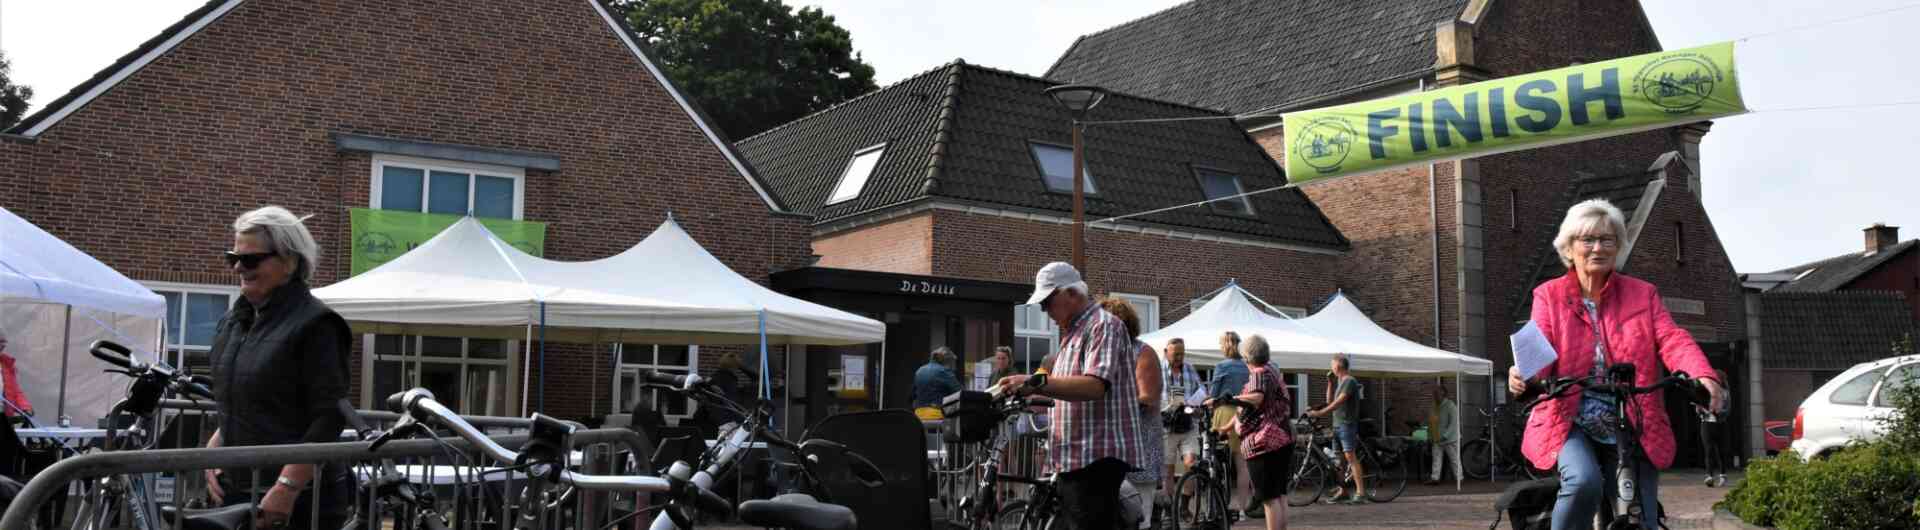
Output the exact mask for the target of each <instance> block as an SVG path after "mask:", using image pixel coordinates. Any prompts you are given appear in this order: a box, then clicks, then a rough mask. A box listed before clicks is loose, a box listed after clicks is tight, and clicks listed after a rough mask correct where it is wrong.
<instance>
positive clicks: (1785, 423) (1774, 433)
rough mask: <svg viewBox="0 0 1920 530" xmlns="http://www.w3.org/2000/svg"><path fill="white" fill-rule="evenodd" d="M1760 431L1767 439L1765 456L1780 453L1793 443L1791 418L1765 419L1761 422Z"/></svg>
mask: <svg viewBox="0 0 1920 530" xmlns="http://www.w3.org/2000/svg"><path fill="white" fill-rule="evenodd" d="M1761 431H1762V432H1763V433H1765V434H1764V436H1765V437H1766V439H1767V456H1773V455H1777V454H1780V452H1781V451H1785V450H1787V446H1788V445H1789V444H1792V443H1793V421H1792V420H1767V422H1766V423H1764V424H1762V426H1761Z"/></svg>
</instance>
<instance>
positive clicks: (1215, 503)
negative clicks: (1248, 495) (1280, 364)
mask: <svg viewBox="0 0 1920 530" xmlns="http://www.w3.org/2000/svg"><path fill="white" fill-rule="evenodd" d="M1220 405H1237V406H1240V407H1241V410H1253V407H1249V406H1246V404H1245V403H1241V402H1239V401H1238V400H1234V399H1223V400H1220V402H1219V404H1217V405H1215V406H1220ZM1181 412H1183V413H1185V414H1188V415H1193V414H1196V413H1197V412H1198V411H1197V410H1196V409H1195V408H1194V407H1182V409H1181ZM1211 416H1212V415H1211V414H1208V415H1205V416H1199V417H1211ZM1195 421H1196V422H1199V420H1198V419H1196V420H1195ZM1199 423H1201V424H1200V425H1196V426H1195V429H1198V430H1200V432H1201V436H1200V454H1199V455H1198V456H1199V458H1198V459H1197V461H1195V462H1194V465H1193V467H1192V468H1190V469H1188V470H1187V472H1186V473H1182V474H1181V475H1180V479H1179V480H1177V481H1175V482H1174V485H1173V491H1170V492H1167V494H1168V495H1171V496H1172V497H1173V499H1174V501H1173V503H1172V504H1173V516H1172V517H1169V518H1168V520H1169V521H1173V528H1174V530H1179V529H1181V528H1196V529H1208V530H1225V529H1226V528H1228V527H1230V526H1233V522H1234V520H1235V519H1236V516H1235V514H1234V512H1233V508H1232V507H1231V506H1229V505H1228V502H1229V501H1228V499H1229V498H1231V496H1232V494H1233V492H1232V490H1231V489H1229V486H1228V485H1229V484H1232V483H1233V480H1234V476H1233V473H1234V466H1233V461H1232V460H1231V459H1232V458H1233V455H1231V454H1229V453H1231V452H1232V451H1231V450H1230V449H1229V448H1228V446H1227V441H1226V440H1225V439H1224V437H1223V435H1221V434H1220V433H1219V432H1216V431H1214V430H1213V429H1208V428H1204V426H1205V425H1204V422H1199ZM1189 490H1191V491H1192V493H1191V494H1189V493H1187V492H1188V491H1189ZM1189 508H1191V510H1189Z"/></svg>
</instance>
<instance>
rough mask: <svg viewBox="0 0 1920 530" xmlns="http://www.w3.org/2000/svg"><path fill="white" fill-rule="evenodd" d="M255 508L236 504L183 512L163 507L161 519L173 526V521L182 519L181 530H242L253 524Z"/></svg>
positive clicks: (171, 507) (170, 507)
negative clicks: (250, 523)
mask: <svg viewBox="0 0 1920 530" xmlns="http://www.w3.org/2000/svg"><path fill="white" fill-rule="evenodd" d="M252 515H253V506H252V505H248V504H235V505H233V506H225V507H220V508H211V509H206V510H182V509H179V508H177V507H174V506H161V507H160V518H161V519H164V520H166V521H167V524H168V525H169V526H172V524H173V520H174V519H176V518H178V519H180V529H181V530H240V529H242V528H246V527H247V526H248V524H247V523H249V522H252Z"/></svg>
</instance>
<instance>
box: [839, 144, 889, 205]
mask: <svg viewBox="0 0 1920 530" xmlns="http://www.w3.org/2000/svg"><path fill="white" fill-rule="evenodd" d="M886 152H887V144H880V145H876V146H873V147H868V148H866V149H861V150H859V151H855V152H854V153H853V161H851V162H848V163H847V170H846V172H845V173H841V174H840V185H838V186H834V188H833V195H832V196H830V197H827V204H834V203H839V202H846V201H848V200H852V199H853V198H855V197H859V196H860V190H861V189H864V188H866V187H867V177H870V176H873V167H874V166H877V165H879V164H880V155H881V154H884V153H886Z"/></svg>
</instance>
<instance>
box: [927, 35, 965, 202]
mask: <svg viewBox="0 0 1920 530" xmlns="http://www.w3.org/2000/svg"><path fill="white" fill-rule="evenodd" d="M946 70H947V82H946V83H945V86H943V87H942V88H941V90H940V103H939V109H940V113H939V114H937V115H935V116H934V118H933V141H932V142H929V145H928V146H927V170H926V178H925V180H924V181H923V182H922V183H921V184H920V193H921V194H922V195H932V194H934V192H936V191H939V189H940V169H941V167H940V164H941V163H942V162H945V161H946V159H947V142H948V141H950V140H951V139H952V136H953V134H952V133H953V122H954V114H957V113H958V112H959V110H958V109H959V108H960V80H961V77H962V75H963V74H965V73H966V71H967V62H966V61H965V60H961V59H955V60H954V61H953V62H952V63H949V64H948V65H947V68H946Z"/></svg>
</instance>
